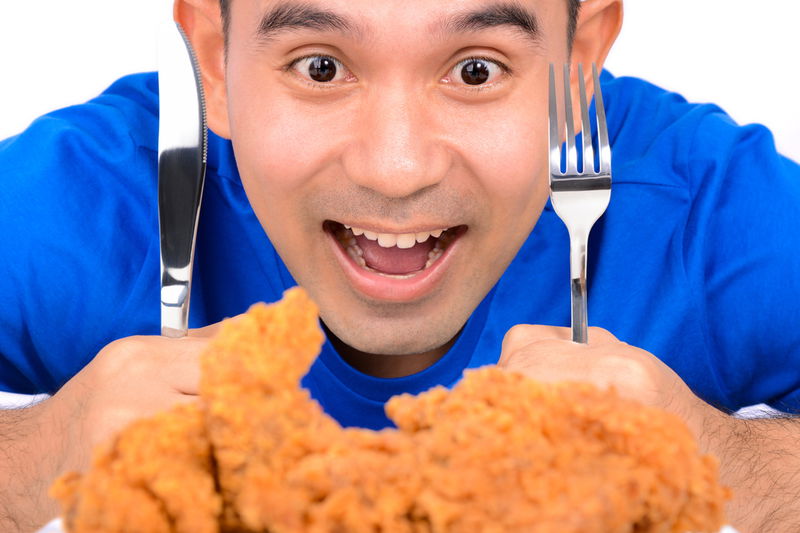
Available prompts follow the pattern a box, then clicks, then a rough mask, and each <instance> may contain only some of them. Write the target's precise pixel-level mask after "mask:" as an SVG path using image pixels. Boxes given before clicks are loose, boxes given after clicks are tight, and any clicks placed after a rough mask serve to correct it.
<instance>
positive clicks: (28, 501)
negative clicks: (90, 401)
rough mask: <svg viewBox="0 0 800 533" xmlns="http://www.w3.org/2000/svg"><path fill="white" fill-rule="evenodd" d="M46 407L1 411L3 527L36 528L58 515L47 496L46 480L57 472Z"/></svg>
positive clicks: (13, 529)
mask: <svg viewBox="0 0 800 533" xmlns="http://www.w3.org/2000/svg"><path fill="white" fill-rule="evenodd" d="M42 417H43V406H42V405H41V404H40V405H34V406H32V407H28V408H25V409H11V410H0V486H2V487H3V490H2V491H0V530H2V531H9V532H16V531H34V530H36V528H37V527H40V526H41V525H42V524H44V523H45V522H46V521H47V519H48V517H50V518H52V517H54V516H55V515H56V509H55V506H54V502H51V501H48V500H47V497H46V490H47V486H46V483H47V480H52V479H54V478H55V476H56V475H57V473H58V471H59V470H58V465H57V463H58V460H57V459H56V458H55V454H54V453H49V452H51V450H48V448H52V447H53V446H54V444H55V442H54V440H53V439H52V438H46V435H44V433H43V430H44V427H43V424H42Z"/></svg>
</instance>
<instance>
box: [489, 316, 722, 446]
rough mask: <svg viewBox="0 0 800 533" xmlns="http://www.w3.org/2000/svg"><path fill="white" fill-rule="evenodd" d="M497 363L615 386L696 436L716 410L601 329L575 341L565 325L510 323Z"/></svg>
mask: <svg viewBox="0 0 800 533" xmlns="http://www.w3.org/2000/svg"><path fill="white" fill-rule="evenodd" d="M498 365H499V366H501V367H503V368H505V369H507V370H510V371H514V372H519V373H522V374H524V375H526V376H528V377H530V378H532V379H535V380H537V381H542V382H559V381H575V382H584V383H591V384H593V385H595V386H597V387H599V388H601V389H607V388H609V387H614V388H615V389H616V390H617V392H618V393H619V394H620V395H621V396H623V397H626V398H630V399H633V400H636V401H638V402H640V403H643V404H645V405H650V406H654V407H659V408H662V409H665V410H667V411H671V412H673V413H674V414H676V415H678V416H680V417H681V418H683V420H684V421H685V422H686V423H687V424H688V426H689V428H690V429H691V430H692V432H693V433H694V434H695V436H696V437H698V438H699V437H700V435H701V433H702V428H703V423H704V420H705V418H706V417H707V416H711V413H710V411H709V410H711V411H715V410H714V409H713V408H712V407H711V406H709V405H707V404H706V403H705V402H703V401H702V400H700V399H699V398H698V397H697V396H695V395H694V393H693V392H692V391H691V390H690V389H689V387H688V386H687V385H686V384H685V383H684V382H683V380H681V378H680V377H679V376H678V375H677V374H676V373H675V372H674V371H673V370H672V369H671V368H669V367H668V366H667V365H665V364H664V363H663V362H661V361H660V360H659V359H658V358H657V357H655V356H654V355H653V354H651V353H649V352H647V351H645V350H642V349H639V348H636V347H634V346H630V345H628V344H625V343H624V342H621V341H619V340H617V339H616V337H614V336H613V335H612V334H611V333H609V332H608V331H606V330H604V329H600V328H589V343H588V344H577V343H574V342H572V340H571V331H570V329H569V328H558V327H553V326H532V325H518V326H514V327H513V328H511V329H510V330H509V331H508V333H506V336H505V338H504V339H503V347H502V354H501V356H500V361H499V362H498Z"/></svg>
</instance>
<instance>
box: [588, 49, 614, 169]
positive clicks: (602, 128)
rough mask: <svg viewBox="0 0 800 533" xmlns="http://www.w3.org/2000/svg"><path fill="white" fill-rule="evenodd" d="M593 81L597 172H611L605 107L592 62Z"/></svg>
mask: <svg viewBox="0 0 800 533" xmlns="http://www.w3.org/2000/svg"><path fill="white" fill-rule="evenodd" d="M592 78H593V82H594V106H595V109H596V111H597V152H598V154H599V157H598V159H599V162H600V168H599V169H598V170H599V172H607V173H610V172H611V145H610V144H609V142H608V127H607V126H606V109H605V106H604V105H603V92H602V91H601V90H600V78H599V77H598V76H597V65H595V64H594V63H592Z"/></svg>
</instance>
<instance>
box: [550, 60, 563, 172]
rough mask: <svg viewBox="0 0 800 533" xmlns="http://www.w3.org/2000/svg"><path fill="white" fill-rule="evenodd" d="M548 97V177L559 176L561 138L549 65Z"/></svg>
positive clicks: (552, 67)
mask: <svg viewBox="0 0 800 533" xmlns="http://www.w3.org/2000/svg"><path fill="white" fill-rule="evenodd" d="M549 89H550V95H549V99H548V102H549V104H548V116H547V118H548V121H549V123H550V132H549V135H548V138H549V142H550V175H551V176H552V175H553V174H561V154H560V153H559V149H560V148H561V137H560V136H559V134H558V103H557V102H556V75H555V67H554V66H553V64H552V63H550V87H549Z"/></svg>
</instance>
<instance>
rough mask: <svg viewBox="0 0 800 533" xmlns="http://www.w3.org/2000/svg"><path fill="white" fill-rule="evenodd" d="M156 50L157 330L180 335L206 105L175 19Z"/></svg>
mask: <svg viewBox="0 0 800 533" xmlns="http://www.w3.org/2000/svg"><path fill="white" fill-rule="evenodd" d="M158 55H159V59H158V63H159V68H158V92H159V117H158V120H159V126H158V227H159V237H160V242H161V334H162V335H164V336H166V337H183V336H185V335H186V332H187V330H188V323H189V297H190V296H191V292H192V265H193V264H194V245H195V238H196V236H197V222H198V219H199V215H200V202H201V200H202V197H203V182H204V181H205V175H206V153H207V146H208V135H207V130H206V108H205V97H204V95H203V84H202V80H201V78H200V69H199V67H198V63H197V58H196V57H195V55H194V50H193V49H192V46H191V43H190V42H189V40H188V38H187V37H186V34H185V33H184V32H183V29H182V28H181V27H180V26H179V25H178V24H176V23H174V22H172V21H169V22H168V23H166V24H165V25H163V27H162V28H161V31H160V34H159V53H158Z"/></svg>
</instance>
